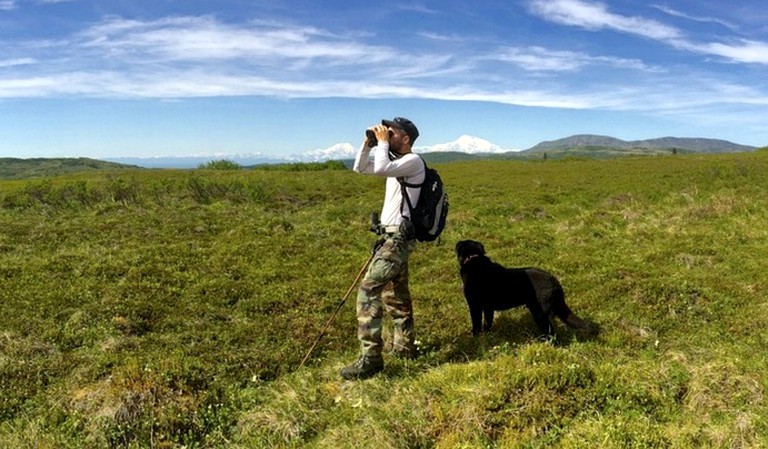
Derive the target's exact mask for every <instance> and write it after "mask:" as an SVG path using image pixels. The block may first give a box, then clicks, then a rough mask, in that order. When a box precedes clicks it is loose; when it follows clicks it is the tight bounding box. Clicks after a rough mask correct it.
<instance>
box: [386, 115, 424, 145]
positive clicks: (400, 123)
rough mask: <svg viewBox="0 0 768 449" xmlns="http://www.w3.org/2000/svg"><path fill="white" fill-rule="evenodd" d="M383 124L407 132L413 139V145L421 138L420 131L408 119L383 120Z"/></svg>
mask: <svg viewBox="0 0 768 449" xmlns="http://www.w3.org/2000/svg"><path fill="white" fill-rule="evenodd" d="M381 124H382V125H384V126H390V127H392V128H400V129H402V130H403V131H405V133H406V134H408V137H410V138H411V145H413V142H415V141H416V138H417V137H419V129H418V128H416V125H414V124H413V122H412V121H410V120H408V119H407V118H403V117H395V118H394V119H392V120H382V121H381Z"/></svg>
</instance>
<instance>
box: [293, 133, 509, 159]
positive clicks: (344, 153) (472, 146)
mask: <svg viewBox="0 0 768 449" xmlns="http://www.w3.org/2000/svg"><path fill="white" fill-rule="evenodd" d="M357 150H358V148H357V147H354V146H353V145H352V144H349V143H339V144H336V145H333V146H332V147H329V148H326V149H324V150H312V151H307V152H306V153H301V154H300V155H296V156H293V157H291V159H295V160H301V161H311V162H322V161H327V160H334V159H354V158H355V155H356V154H357ZM414 151H415V152H417V153H437V152H441V153H444V152H447V151H456V152H460V153H469V154H478V153H506V152H508V151H517V150H508V149H504V148H501V147H500V146H498V145H496V144H493V143H491V142H489V141H487V140H485V139H481V138H479V137H472V136H467V135H463V136H461V137H459V138H458V139H456V140H454V141H453V142H448V143H440V144H437V145H432V146H421V147H419V146H417V147H415V148H414Z"/></svg>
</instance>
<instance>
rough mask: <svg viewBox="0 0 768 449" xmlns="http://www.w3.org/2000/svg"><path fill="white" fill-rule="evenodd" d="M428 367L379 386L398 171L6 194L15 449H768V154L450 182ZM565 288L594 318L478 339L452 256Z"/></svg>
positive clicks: (505, 320) (5, 436)
mask: <svg viewBox="0 0 768 449" xmlns="http://www.w3.org/2000/svg"><path fill="white" fill-rule="evenodd" d="M436 168H438V170H439V171H440V173H441V175H442V176H443V179H444V181H445V183H446V186H447V187H446V188H447V189H448V192H449V196H450V202H451V212H450V215H449V225H448V227H447V228H446V231H445V233H444V235H443V241H444V244H443V245H434V244H422V245H421V246H420V248H419V249H418V250H417V252H416V253H415V254H414V255H413V256H412V259H411V267H412V268H411V279H412V281H411V282H412V284H411V290H412V294H413V296H414V302H415V318H416V330H417V339H418V341H419V345H420V350H421V356H420V357H419V358H418V359H416V360H413V361H401V360H398V359H392V358H386V359H385V363H386V367H385V370H384V372H382V373H381V374H380V375H378V376H376V377H374V378H373V379H370V380H366V381H360V382H347V381H342V380H341V378H340V377H339V375H338V370H339V369H340V368H341V367H343V366H344V365H345V364H347V363H349V362H351V361H352V360H354V359H355V358H356V357H357V355H358V344H357V341H356V338H355V329H356V322H355V317H354V294H353V295H352V297H351V298H350V299H349V301H348V302H347V303H346V304H345V306H344V307H343V309H342V310H341V312H340V313H339V315H338V316H337V317H336V319H335V321H334V323H333V325H332V326H331V327H330V329H329V330H328V332H327V333H326V335H325V336H324V337H323V339H322V341H321V342H320V344H319V345H318V347H317V348H316V349H315V351H314V352H313V354H312V357H311V359H310V360H309V362H308V363H307V365H306V366H304V367H303V368H302V369H301V370H299V369H298V367H299V363H300V361H301V360H302V358H303V357H304V355H305V354H306V351H307V350H308V349H309V347H310V346H311V344H312V343H313V342H314V340H315V339H316V337H317V335H318V333H319V332H320V330H321V328H322V326H323V324H324V323H325V322H326V320H327V319H328V317H329V316H330V315H331V313H332V312H333V310H334V309H335V308H336V306H337V305H338V304H339V302H340V300H341V298H342V296H343V294H344V293H345V292H346V290H347V288H349V286H350V284H351V283H352V281H353V279H354V277H355V275H356V274H357V272H358V271H359V270H360V268H361V267H362V265H363V264H364V263H365V261H366V260H367V258H368V255H369V248H370V245H371V243H372V241H373V237H374V236H373V234H370V233H369V232H368V231H367V229H368V217H369V216H370V212H372V211H376V210H378V209H379V208H380V204H381V199H382V196H383V193H382V189H383V181H382V180H381V179H377V178H373V177H366V176H360V175H358V174H355V173H352V172H349V171H344V170H336V171H307V172H304V171H299V172H286V171H262V170H228V171H217V170H190V171H172V170H163V171H140V170H137V171H119V172H106V173H103V172H97V173H90V174H81V175H67V176H62V177H56V178H52V179H45V180H29V181H3V182H0V286H1V287H2V288H0V302H1V303H2V308H0V447H13V448H62V447H66V448H70V447H71V448H81V447H88V448H101V447H105V448H106V447H120V448H140V447H142V448H143V447H152V448H180V447H187V448H195V447H197V448H225V447H226V448H271V447H276V448H282V447H285V448H300V447H301V448H303V447H309V448H346V447H349V448H360V447H371V448H461V447H464V448H475V447H477V448H486V447H499V448H517V447H520V448H536V447H559V448H597V447H599V448H657V447H658V448H700V447H712V448H765V447H768V421H767V420H768V405H767V404H766V398H765V394H766V388H767V387H768V374H766V360H765V352H763V351H764V350H765V348H766V346H767V344H768V341H766V340H767V337H766V335H767V334H766V332H765V322H766V320H767V319H768V301H766V297H768V285H767V284H766V276H765V264H766V262H765V259H763V257H765V255H766V254H768V226H766V223H768V182H767V181H766V179H768V152H764V151H760V152H756V153H744V154H732V155H707V156H701V155H698V156H697V155H677V156H664V157H643V158H625V159H613V160H547V161H536V162H532V161H468V162H455V163H450V164H442V165H436ZM465 238H472V239H476V240H480V241H482V242H483V243H484V244H485V246H486V249H487V250H488V253H489V256H490V257H491V258H493V259H494V260H496V261H498V262H500V263H503V264H505V265H508V266H531V265H533V266H540V267H542V268H545V269H547V270H549V271H551V272H553V273H554V274H556V275H557V276H558V277H559V278H560V280H561V282H562V284H563V286H564V288H565V291H566V296H567V299H568V302H569V304H570V305H571V307H572V308H573V309H574V311H576V312H577V313H578V314H580V315H583V316H584V317H586V318H589V319H591V320H594V321H596V322H598V323H599V324H600V325H601V327H602V333H601V334H600V335H599V336H598V337H596V338H585V337H581V336H579V335H578V334H574V333H571V332H569V331H568V330H567V329H565V328H563V327H562V326H561V327H560V328H559V329H558V330H559V338H558V341H557V344H554V345H552V344H548V343H544V342H540V341H537V340H535V339H534V337H535V334H536V328H535V325H534V324H533V322H532V320H531V319H530V317H529V316H528V314H527V311H525V310H524V309H519V310H513V311H509V312H505V313H502V314H501V317H499V318H498V319H497V322H496V324H495V331H494V332H493V333H490V334H486V335H483V336H480V337H476V338H473V337H471V335H470V333H469V330H470V323H469V316H468V313H467V307H466V305H465V303H464V299H463V297H462V295H461V287H460V281H459V277H458V267H457V265H456V262H455V259H454V255H453V251H452V249H453V245H454V244H455V242H456V241H457V240H460V239H465Z"/></svg>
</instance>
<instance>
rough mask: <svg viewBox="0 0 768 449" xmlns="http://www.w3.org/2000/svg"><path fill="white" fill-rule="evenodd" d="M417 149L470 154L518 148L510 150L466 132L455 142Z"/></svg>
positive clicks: (427, 151)
mask: <svg viewBox="0 0 768 449" xmlns="http://www.w3.org/2000/svg"><path fill="white" fill-rule="evenodd" d="M415 150H416V152H419V151H421V152H424V153H437V152H446V151H457V152H460V153H469V154H478V153H506V152H508V151H516V150H508V149H504V148H501V147H500V146H498V145H496V144H494V143H491V142H489V141H487V140H485V139H481V138H479V137H472V136H468V135H466V134H465V135H463V136H461V137H459V138H458V139H456V140H454V141H453V142H448V143H441V144H437V145H433V146H431V147H416V148H415Z"/></svg>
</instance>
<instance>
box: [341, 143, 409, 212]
mask: <svg viewBox="0 0 768 449" xmlns="http://www.w3.org/2000/svg"><path fill="white" fill-rule="evenodd" d="M371 149H372V148H370V147H367V146H366V145H365V144H363V146H362V147H361V148H360V151H359V152H358V153H357V157H356V158H355V165H354V166H353V167H352V170H354V171H356V172H358V173H364V174H369V175H377V176H386V178H387V184H386V190H385V192H384V205H383V206H382V207H381V215H380V219H381V224H382V225H384V226H399V225H400V223H401V222H402V221H403V217H404V216H405V217H410V211H409V210H408V205H407V204H402V202H403V194H402V191H401V189H400V183H399V182H398V180H397V178H400V177H401V178H404V180H405V182H407V183H408V184H421V183H422V182H424V162H423V161H421V158H420V157H419V156H418V155H416V154H414V153H407V154H405V155H403V156H402V157H400V158H397V159H394V160H390V159H389V142H385V141H381V142H379V144H378V145H377V146H375V147H373V149H375V151H374V158H373V162H371V159H370V152H371ZM406 190H407V192H408V198H409V199H410V201H411V204H412V205H414V206H415V205H416V201H418V199H419V193H421V187H407V188H406ZM401 206H402V212H401Z"/></svg>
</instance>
